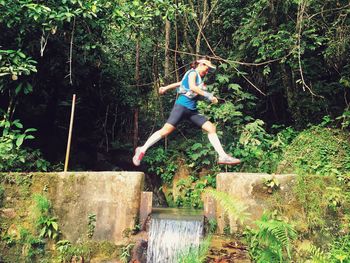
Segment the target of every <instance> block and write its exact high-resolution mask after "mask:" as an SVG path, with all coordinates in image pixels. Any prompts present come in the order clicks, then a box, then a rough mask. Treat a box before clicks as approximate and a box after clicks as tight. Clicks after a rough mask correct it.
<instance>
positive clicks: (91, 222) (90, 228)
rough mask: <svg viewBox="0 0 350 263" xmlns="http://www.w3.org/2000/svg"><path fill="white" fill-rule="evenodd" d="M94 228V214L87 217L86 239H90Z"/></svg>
mask: <svg viewBox="0 0 350 263" xmlns="http://www.w3.org/2000/svg"><path fill="white" fill-rule="evenodd" d="M95 227H96V214H89V215H88V234H87V236H88V238H92V237H93V235H94V232H95Z"/></svg>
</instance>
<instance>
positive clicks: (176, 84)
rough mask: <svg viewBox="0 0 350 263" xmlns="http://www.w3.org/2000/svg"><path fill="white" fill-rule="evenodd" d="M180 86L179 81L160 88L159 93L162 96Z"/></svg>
mask: <svg viewBox="0 0 350 263" xmlns="http://www.w3.org/2000/svg"><path fill="white" fill-rule="evenodd" d="M180 85H181V81H179V82H175V83H172V84H169V85H168V86H165V87H160V88H159V93H160V94H164V93H165V92H166V91H167V90H169V89H175V88H177V87H179V86H180Z"/></svg>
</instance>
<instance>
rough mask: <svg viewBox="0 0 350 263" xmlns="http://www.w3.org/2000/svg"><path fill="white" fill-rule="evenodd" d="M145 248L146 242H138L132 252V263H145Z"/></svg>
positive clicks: (142, 240)
mask: <svg viewBox="0 0 350 263" xmlns="http://www.w3.org/2000/svg"><path fill="white" fill-rule="evenodd" d="M147 247H148V242H147V241H146V240H144V239H141V240H138V241H137V243H136V244H135V246H134V248H133V250H132V259H131V261H130V262H132V263H146V262H147Z"/></svg>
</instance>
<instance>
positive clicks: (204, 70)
mask: <svg viewBox="0 0 350 263" xmlns="http://www.w3.org/2000/svg"><path fill="white" fill-rule="evenodd" d="M197 70H198V73H199V75H201V77H204V76H205V75H207V74H208V71H209V67H208V66H207V65H205V64H203V63H202V64H199V65H198V67H197Z"/></svg>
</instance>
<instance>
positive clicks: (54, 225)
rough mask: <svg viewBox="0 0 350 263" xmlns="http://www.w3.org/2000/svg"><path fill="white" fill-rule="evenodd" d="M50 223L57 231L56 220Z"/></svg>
mask: <svg viewBox="0 0 350 263" xmlns="http://www.w3.org/2000/svg"><path fill="white" fill-rule="evenodd" d="M51 224H52V227H53V228H54V229H55V230H56V231H57V230H58V224H57V222H54V221H53V222H52V223H51Z"/></svg>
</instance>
